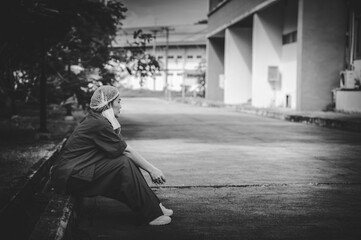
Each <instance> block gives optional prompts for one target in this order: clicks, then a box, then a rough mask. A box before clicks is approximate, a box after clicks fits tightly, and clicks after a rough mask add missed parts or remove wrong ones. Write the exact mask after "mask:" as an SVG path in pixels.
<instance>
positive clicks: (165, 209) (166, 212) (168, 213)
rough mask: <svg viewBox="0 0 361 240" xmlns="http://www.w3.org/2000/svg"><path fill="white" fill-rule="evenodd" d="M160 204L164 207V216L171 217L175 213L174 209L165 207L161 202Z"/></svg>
mask: <svg viewBox="0 0 361 240" xmlns="http://www.w3.org/2000/svg"><path fill="white" fill-rule="evenodd" d="M159 206H160V208H161V209H162V212H163V214H164V216H168V217H170V216H172V215H173V210H172V209H168V208H165V207H164V206H163V205H162V204H161V203H159Z"/></svg>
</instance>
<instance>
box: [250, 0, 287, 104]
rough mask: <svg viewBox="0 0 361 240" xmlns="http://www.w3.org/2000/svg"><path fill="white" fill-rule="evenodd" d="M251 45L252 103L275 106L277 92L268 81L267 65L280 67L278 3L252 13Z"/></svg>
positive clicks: (279, 14) (280, 23) (280, 34)
mask: <svg viewBox="0 0 361 240" xmlns="http://www.w3.org/2000/svg"><path fill="white" fill-rule="evenodd" d="M252 46H253V47H252V52H253V60H252V66H253V67H252V73H253V74H252V105H253V106H255V107H270V106H275V104H276V102H275V97H276V98H277V95H279V92H278V91H274V90H273V89H272V86H271V84H270V83H269V82H268V66H278V67H280V63H281V52H282V12H281V9H280V8H279V5H276V6H274V7H270V8H268V9H265V10H264V11H262V12H260V13H258V14H255V15H254V19H253V43H252Z"/></svg>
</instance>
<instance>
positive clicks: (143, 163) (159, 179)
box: [124, 144, 165, 184]
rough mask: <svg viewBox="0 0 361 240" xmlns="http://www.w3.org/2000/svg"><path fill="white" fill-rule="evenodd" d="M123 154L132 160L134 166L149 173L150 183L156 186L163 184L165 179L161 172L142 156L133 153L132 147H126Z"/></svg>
mask: <svg viewBox="0 0 361 240" xmlns="http://www.w3.org/2000/svg"><path fill="white" fill-rule="evenodd" d="M124 154H125V155H126V156H127V157H129V158H130V159H132V160H133V162H134V163H135V165H137V166H138V167H140V168H141V169H143V170H144V171H146V172H147V173H149V175H150V177H151V179H152V181H153V182H154V183H157V184H163V183H165V177H164V174H163V172H162V171H161V170H160V169H158V168H156V167H155V166H153V165H152V164H151V163H150V162H148V161H147V160H146V159H145V158H144V157H143V156H142V155H140V154H139V153H138V152H137V151H135V150H134V149H133V148H132V147H130V146H129V144H128V145H127V148H126V149H125V151H124Z"/></svg>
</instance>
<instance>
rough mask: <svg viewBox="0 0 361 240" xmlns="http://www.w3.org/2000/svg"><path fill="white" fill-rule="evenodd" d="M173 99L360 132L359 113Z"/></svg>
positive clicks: (202, 105)
mask: <svg viewBox="0 0 361 240" xmlns="http://www.w3.org/2000/svg"><path fill="white" fill-rule="evenodd" d="M173 101H175V102H178V103H186V104H192V105H196V106H201V107H215V108H226V109H231V110H233V111H236V112H241V113H247V114H254V115H259V116H264V117H268V118H274V119H279V120H284V121H289V122H299V123H306V124H310V125H316V126H320V127H327V128H334V129H342V130H347V131H353V132H361V114H346V113H344V114H343V113H334V114H336V115H335V116H332V117H331V116H329V117H327V116H322V114H320V113H318V112H308V113H302V112H297V111H291V110H288V111H287V112H286V111H282V110H279V109H270V108H256V107H251V106H248V105H229V104H224V103H221V102H215V101H208V100H205V99H200V98H175V99H173Z"/></svg>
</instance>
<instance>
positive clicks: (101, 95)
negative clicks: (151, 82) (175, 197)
mask: <svg viewBox="0 0 361 240" xmlns="http://www.w3.org/2000/svg"><path fill="white" fill-rule="evenodd" d="M120 101H121V99H120V96H119V91H118V90H117V89H116V88H115V87H112V86H102V87H99V88H98V89H96V91H95V92H94V94H93V96H92V98H91V101H90V108H91V110H90V112H89V113H88V114H87V116H86V117H85V118H84V119H83V120H82V121H81V122H80V124H79V125H78V126H77V127H76V129H75V130H74V132H73V133H72V134H71V136H70V137H69V138H68V140H67V141H66V143H65V145H64V147H63V149H62V150H61V152H60V155H59V159H58V161H57V162H56V164H55V165H54V166H53V167H52V170H51V184H52V186H53V187H54V189H55V190H56V191H57V192H60V193H65V192H67V193H70V194H72V195H75V196H80V197H92V196H105V197H109V198H113V199H116V200H119V201H121V202H123V203H125V204H126V205H128V206H129V207H130V208H131V209H132V210H133V211H134V212H135V213H136V214H137V215H138V217H139V218H140V219H141V222H142V223H146V224H149V225H165V224H168V223H170V222H171V218H170V216H171V215H172V214H173V211H172V210H171V209H166V208H165V207H164V206H163V205H162V204H161V203H160V201H159V199H158V197H157V196H156V195H155V194H154V192H153V191H152V189H151V188H150V187H149V186H148V184H147V182H146V180H145V179H144V176H143V174H142V173H141V171H140V169H139V168H141V169H143V170H145V171H146V172H148V173H149V175H150V177H151V179H152V181H153V182H154V183H157V184H163V183H164V182H165V177H164V175H163V173H162V171H161V170H159V169H158V168H156V167H155V166H153V165H152V164H151V163H149V162H148V161H147V160H145V159H144V158H143V157H142V156H141V155H140V154H138V153H137V152H136V151H135V150H134V149H133V148H131V147H130V146H129V145H127V143H126V142H125V141H124V139H123V137H122V135H121V133H120V125H119V122H118V121H117V119H116V116H118V115H119V113H120V109H121V104H120Z"/></svg>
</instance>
